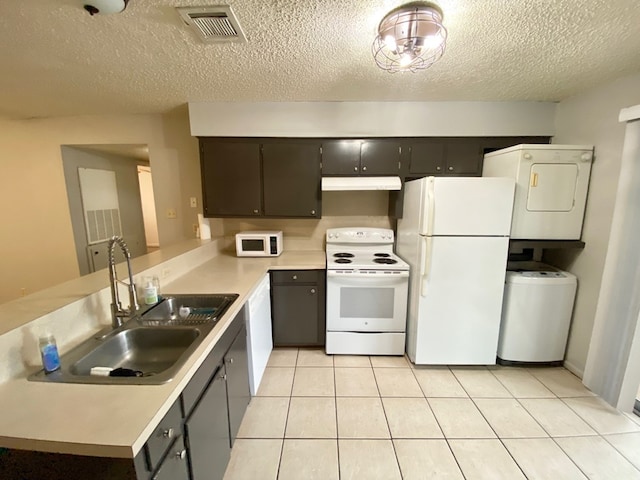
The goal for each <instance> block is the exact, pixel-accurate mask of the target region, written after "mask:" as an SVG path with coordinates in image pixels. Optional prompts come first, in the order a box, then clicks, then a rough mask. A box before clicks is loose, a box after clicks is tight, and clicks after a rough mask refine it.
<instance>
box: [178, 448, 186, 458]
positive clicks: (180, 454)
mask: <svg viewBox="0 0 640 480" xmlns="http://www.w3.org/2000/svg"><path fill="white" fill-rule="evenodd" d="M185 458H187V450H186V449H183V450H180V451H179V452H176V460H184V459H185Z"/></svg>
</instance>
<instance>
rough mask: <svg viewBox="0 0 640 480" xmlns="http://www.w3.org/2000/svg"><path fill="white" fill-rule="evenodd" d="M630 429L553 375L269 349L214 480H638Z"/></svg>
mask: <svg viewBox="0 0 640 480" xmlns="http://www.w3.org/2000/svg"><path fill="white" fill-rule="evenodd" d="M639 469H640V418H639V417H636V416H634V415H627V414H623V413H620V412H618V411H616V410H614V409H612V408H611V407H609V406H608V405H607V404H606V403H605V402H604V401H602V400H601V399H600V398H598V397H597V396H595V395H594V394H593V393H591V392H590V391H589V390H588V389H586V388H585V387H584V386H583V385H582V383H581V382H580V380H579V379H578V378H577V377H575V376H574V375H573V374H571V373H570V372H568V371H567V370H565V369H563V368H549V369H540V368H539V369H523V368H513V367H500V366H496V367H489V368H485V367H468V368H458V367H452V368H447V367H429V368H427V367H415V366H412V365H411V364H410V362H408V360H406V359H405V358H403V357H375V356H372V357H367V356H338V355H336V356H328V355H325V354H324V352H323V351H321V350H311V349H276V350H274V351H273V353H272V354H271V358H270V360H269V365H268V367H267V371H266V372H265V376H264V377H263V380H262V384H261V386H260V389H259V391H258V396H257V397H255V398H253V399H252V401H251V404H250V405H249V408H248V410H247V413H246V415H245V418H244V421H243V423H242V425H241V427H240V431H239V434H238V439H237V440H236V442H235V444H234V447H233V450H232V452H231V461H230V463H229V466H228V468H227V472H226V475H225V480H262V479H264V480H267V479H269V480H275V479H279V480H285V479H295V480H311V479H322V480H331V479H341V480H351V479H353V480H360V479H362V480H373V479H381V480H394V479H406V480H408V479H431V478H433V479H435V478H437V479H467V480H475V479H487V480H489V479H490V480H500V479H508V480H516V479H524V478H529V479H549V480H560V479H586V478H588V479H593V480H598V479H611V480H621V479H625V480H631V479H640V470H639Z"/></svg>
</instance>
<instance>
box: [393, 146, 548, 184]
mask: <svg viewBox="0 0 640 480" xmlns="http://www.w3.org/2000/svg"><path fill="white" fill-rule="evenodd" d="M521 143H549V137H446V138H415V139H407V144H406V145H407V146H406V147H405V149H406V150H408V153H407V156H408V159H407V160H406V161H405V163H407V164H408V168H407V170H406V171H405V172H404V176H406V177H410V178H411V177H420V176H425V175H436V176H437V175H452V176H465V177H474V176H476V177H479V176H481V175H482V161H483V159H484V155H485V154H486V153H489V152H492V151H494V150H499V149H501V148H506V147H511V146H513V145H519V144H521Z"/></svg>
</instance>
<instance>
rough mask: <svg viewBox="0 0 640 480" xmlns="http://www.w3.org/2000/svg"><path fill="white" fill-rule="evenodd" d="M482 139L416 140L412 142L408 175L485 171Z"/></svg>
mask: <svg viewBox="0 0 640 480" xmlns="http://www.w3.org/2000/svg"><path fill="white" fill-rule="evenodd" d="M480 140H481V139H468V138H459V139H451V140H447V139H428V140H416V141H414V142H411V144H410V146H409V172H408V174H409V176H411V175H459V176H480V175H481V174H482V157H483V150H482V144H481V141H480Z"/></svg>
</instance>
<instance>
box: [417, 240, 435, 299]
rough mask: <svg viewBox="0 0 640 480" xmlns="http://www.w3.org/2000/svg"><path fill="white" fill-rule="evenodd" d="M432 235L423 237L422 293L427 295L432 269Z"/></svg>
mask: <svg viewBox="0 0 640 480" xmlns="http://www.w3.org/2000/svg"><path fill="white" fill-rule="evenodd" d="M432 243H433V238H432V237H422V245H423V250H422V258H423V260H422V266H421V269H420V270H421V271H420V277H421V278H420V295H421V296H423V297H426V296H427V282H428V281H429V270H430V269H431V250H432Z"/></svg>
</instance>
